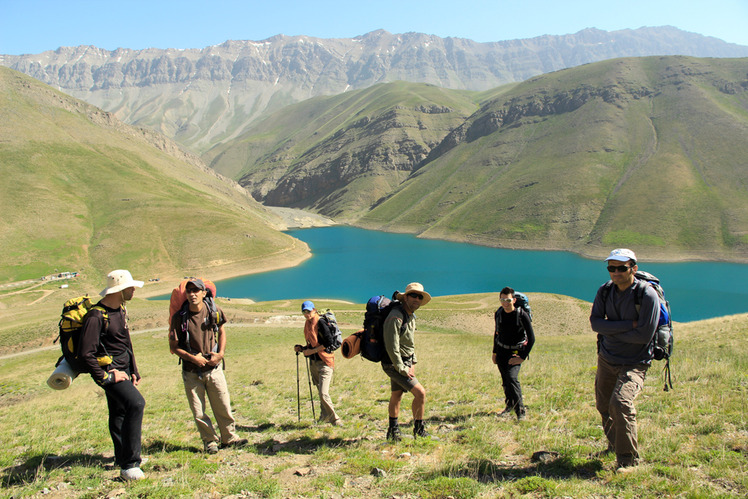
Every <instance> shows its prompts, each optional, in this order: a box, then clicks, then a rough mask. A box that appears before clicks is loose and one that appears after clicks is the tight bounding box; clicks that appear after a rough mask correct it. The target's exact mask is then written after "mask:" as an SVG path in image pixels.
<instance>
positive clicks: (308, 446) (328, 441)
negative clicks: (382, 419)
mask: <svg viewBox="0 0 748 499" xmlns="http://www.w3.org/2000/svg"><path fill="white" fill-rule="evenodd" d="M359 440H360V439H358V438H355V439H354V438H328V437H319V438H310V437H299V438H296V439H294V440H290V441H288V442H281V441H279V440H276V439H274V438H270V439H268V440H265V441H264V442H258V443H255V444H251V445H250V446H249V448H252V449H254V451H255V452H256V453H257V454H264V455H270V456H274V455H276V454H278V453H280V452H290V453H293V454H314V453H315V452H317V451H318V450H319V449H321V448H323V447H327V448H338V447H345V446H350V445H355V444H357V443H358V442H359Z"/></svg>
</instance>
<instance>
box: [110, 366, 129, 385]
mask: <svg viewBox="0 0 748 499" xmlns="http://www.w3.org/2000/svg"><path fill="white" fill-rule="evenodd" d="M109 372H110V373H112V378H113V379H114V382H115V383H119V382H120V381H127V380H129V379H130V376H128V375H127V373H126V372H125V371H120V370H119V369H112V370H111V371H109Z"/></svg>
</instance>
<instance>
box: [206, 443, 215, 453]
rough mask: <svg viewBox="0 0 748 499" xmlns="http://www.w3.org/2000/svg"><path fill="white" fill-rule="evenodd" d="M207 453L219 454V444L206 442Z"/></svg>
mask: <svg viewBox="0 0 748 499" xmlns="http://www.w3.org/2000/svg"><path fill="white" fill-rule="evenodd" d="M205 452H207V453H208V454H218V444H217V443H216V442H206V443H205Z"/></svg>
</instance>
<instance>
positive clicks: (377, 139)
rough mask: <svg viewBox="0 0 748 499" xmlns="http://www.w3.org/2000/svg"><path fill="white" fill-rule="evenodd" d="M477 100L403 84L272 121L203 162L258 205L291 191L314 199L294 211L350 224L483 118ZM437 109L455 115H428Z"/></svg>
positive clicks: (298, 107) (296, 109)
mask: <svg viewBox="0 0 748 499" xmlns="http://www.w3.org/2000/svg"><path fill="white" fill-rule="evenodd" d="M474 95H476V94H475V93H471V92H464V91H454V90H446V89H442V88H438V87H434V86H431V85H423V84H413V83H406V82H395V83H389V84H383V85H375V86H373V87H370V88H368V89H365V90H359V91H354V92H348V93H344V94H341V95H337V96H334V97H318V98H314V99H310V100H308V101H304V102H302V103H299V104H295V105H292V106H288V107H286V108H284V109H283V110H282V111H280V112H276V113H274V114H272V115H270V116H269V117H267V118H266V119H264V120H263V121H261V122H260V123H258V124H256V125H253V126H252V128H251V129H250V131H248V132H247V133H245V134H243V135H242V136H241V137H239V138H238V139H236V140H234V141H230V142H227V143H225V144H221V145H220V146H217V147H215V148H214V149H212V150H211V151H208V153H206V154H205V155H203V158H204V159H205V160H206V162H208V163H210V165H211V167H213V168H215V169H216V170H217V171H219V172H221V173H224V174H226V175H230V176H232V177H234V178H237V179H240V182H241V183H242V185H245V186H247V188H248V189H250V190H251V191H252V192H253V193H257V194H255V196H256V197H258V196H265V195H266V194H267V192H268V191H270V190H272V189H273V188H274V187H275V186H276V185H277V184H281V185H284V184H285V185H288V186H289V190H290V191H293V189H294V188H295V189H299V190H302V189H304V190H305V191H308V195H300V196H297V198H299V199H294V200H293V201H291V202H289V204H291V205H293V206H302V207H311V208H312V209H314V210H315V211H319V212H320V213H323V214H325V215H328V216H334V217H336V218H338V219H340V220H349V219H351V218H356V217H357V216H359V215H360V214H362V211H365V210H367V209H368V208H369V207H370V206H371V204H373V203H374V202H375V201H377V200H378V199H379V198H380V197H382V196H384V195H386V194H387V193H389V192H392V191H393V190H394V189H396V188H397V186H398V185H399V184H400V182H401V181H402V180H403V179H404V178H405V177H406V176H407V173H408V172H409V170H410V169H411V168H412V166H413V164H414V163H415V162H417V161H420V159H423V158H425V156H426V154H427V153H428V151H429V150H431V148H433V147H434V146H435V145H436V144H438V143H439V142H440V141H441V139H442V138H443V137H444V136H445V135H446V134H447V133H448V132H449V131H450V130H451V129H452V128H454V127H455V126H457V125H458V124H459V123H461V122H462V120H464V119H465V118H466V117H467V116H468V115H469V114H470V113H472V112H473V111H474V110H475V102H474ZM432 106H437V107H439V108H448V109H450V112H430V110H428V111H425V110H424V109H426V108H431V107H432ZM239 169H241V170H239ZM331 194H333V195H331ZM275 200H277V198H275V199H271V200H270V203H271V204H277V203H275V202H273V201H275Z"/></svg>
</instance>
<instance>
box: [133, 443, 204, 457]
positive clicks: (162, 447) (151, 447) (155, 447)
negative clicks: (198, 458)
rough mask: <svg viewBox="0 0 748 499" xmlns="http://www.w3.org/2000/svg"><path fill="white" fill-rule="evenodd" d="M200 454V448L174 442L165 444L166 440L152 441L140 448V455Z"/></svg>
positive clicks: (201, 449)
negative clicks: (163, 453) (165, 453)
mask: <svg viewBox="0 0 748 499" xmlns="http://www.w3.org/2000/svg"><path fill="white" fill-rule="evenodd" d="M179 451H185V452H192V453H195V452H202V451H203V448H202V446H200V447H198V446H195V445H179V444H175V443H174V442H167V441H166V440H153V441H149V442H147V443H144V445H143V448H142V452H141V453H142V454H155V453H157V452H179Z"/></svg>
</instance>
